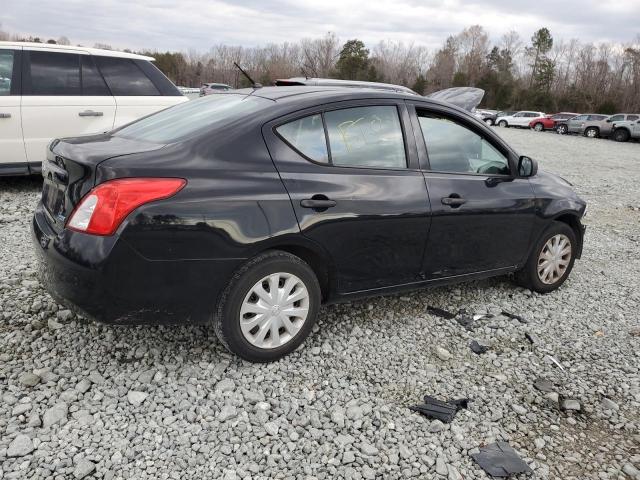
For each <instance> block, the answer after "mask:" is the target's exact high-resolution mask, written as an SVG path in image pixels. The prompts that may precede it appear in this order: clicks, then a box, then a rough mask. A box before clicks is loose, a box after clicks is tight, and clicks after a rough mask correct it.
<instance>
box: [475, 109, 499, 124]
mask: <svg viewBox="0 0 640 480" xmlns="http://www.w3.org/2000/svg"><path fill="white" fill-rule="evenodd" d="M475 116H476V118H477V119H478V120H481V121H483V122H484V123H486V124H487V125H489V126H493V125H495V123H496V118H497V116H498V111H497V110H476V112H475Z"/></svg>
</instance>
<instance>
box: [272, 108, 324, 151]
mask: <svg viewBox="0 0 640 480" xmlns="http://www.w3.org/2000/svg"><path fill="white" fill-rule="evenodd" d="M276 131H277V132H278V134H279V135H280V136H281V137H282V138H284V139H285V141H287V142H288V143H289V144H290V145H291V146H292V147H293V148H295V149H296V150H298V151H299V152H300V153H302V154H303V155H304V156H306V157H308V158H310V159H311V160H314V161H316V162H321V163H327V162H328V161H329V153H328V151H327V139H326V137H325V134H324V125H323V124H322V115H320V114H316V115H310V116H308V117H304V118H300V119H298V120H294V121H293V122H289V123H285V124H284V125H280V126H279V127H277V128H276Z"/></svg>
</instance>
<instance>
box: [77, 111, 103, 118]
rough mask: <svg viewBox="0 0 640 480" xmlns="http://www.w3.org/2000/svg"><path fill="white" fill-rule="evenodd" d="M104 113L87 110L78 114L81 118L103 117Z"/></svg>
mask: <svg viewBox="0 0 640 480" xmlns="http://www.w3.org/2000/svg"><path fill="white" fill-rule="evenodd" d="M102 115H103V113H102V112H94V111H93V110H85V111H84V112H78V116H79V117H101V116H102Z"/></svg>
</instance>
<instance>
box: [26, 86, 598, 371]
mask: <svg viewBox="0 0 640 480" xmlns="http://www.w3.org/2000/svg"><path fill="white" fill-rule="evenodd" d="M43 168H44V177H45V183H44V188H43V193H42V201H41V202H40V203H39V205H38V206H37V208H36V211H35V215H34V217H33V223H32V228H33V238H34V246H35V249H36V250H37V252H38V256H39V259H40V265H41V268H40V271H41V276H42V279H43V282H44V284H45V285H46V287H47V288H48V290H49V291H50V292H51V294H52V295H53V296H54V298H56V299H58V300H59V301H60V302H61V303H63V304H67V305H69V306H71V307H72V308H75V309H76V311H79V312H80V313H81V314H83V315H85V316H88V317H90V318H94V319H97V320H99V321H103V322H108V323H118V324H138V323H165V324H167V323H169V324H171V323H172V324H184V323H200V324H211V325H213V327H214V329H215V331H216V333H217V335H218V336H219V338H220V340H221V342H222V343H223V344H224V345H225V346H226V347H227V348H228V349H229V350H230V351H231V352H233V353H235V354H237V355H239V356H241V357H242V358H245V359H248V360H251V361H258V362H265V361H271V360H275V359H278V358H280V357H282V356H283V355H285V354H287V353H289V352H291V351H293V350H294V349H295V348H296V347H298V346H299V345H300V343H301V342H302V341H303V340H304V338H305V337H306V336H307V335H308V334H309V332H310V331H311V329H312V327H313V324H314V322H315V321H316V317H317V315H318V308H319V307H320V305H321V304H323V303H332V302H339V301H347V300H351V299H356V298H361V297H367V296H371V295H378V294H384V293H389V292H397V291H403V290H408V289H416V288H421V287H426V286H432V285H442V284H450V283H454V282H460V281H464V280H472V279H479V278H485V277H491V276H496V275H505V274H513V277H514V278H515V280H516V281H517V282H518V283H519V284H520V285H524V286H526V287H527V288H530V289H532V290H534V291H536V292H540V293H547V292H551V291H553V290H555V289H556V288H558V287H559V286H560V285H562V283H563V282H564V281H565V280H566V279H567V276H568V275H569V274H570V272H571V269H572V267H573V264H574V261H575V259H576V258H580V254H581V251H582V243H583V234H584V227H583V226H582V224H581V218H582V216H583V215H584V213H585V208H586V205H585V202H584V201H582V200H581V199H580V198H579V197H578V196H577V195H576V194H575V193H574V191H573V189H572V188H571V186H570V184H569V183H568V182H566V181H565V180H563V179H562V178H560V177H557V176H555V175H552V174H550V173H546V172H544V171H542V170H538V168H537V164H536V161H535V160H533V159H531V158H529V157H526V156H519V155H518V154H517V153H516V152H515V151H514V150H513V149H512V148H511V147H510V146H509V145H508V144H506V143H505V142H504V141H503V140H502V139H501V138H500V137H499V136H498V135H496V134H495V133H494V132H493V131H492V130H491V129H490V128H488V127H487V126H486V125H485V124H484V123H483V122H481V121H479V120H477V119H476V118H474V117H473V116H472V115H471V114H470V113H468V112H467V111H464V110H462V109H460V108H458V107H455V106H453V105H451V104H448V103H444V102H440V101H437V100H433V99H428V98H424V97H419V96H416V95H411V94H404V93H397V92H392V91H376V90H372V89H357V88H341V87H308V86H295V87H267V88H259V89H257V88H256V89H248V90H236V91H234V92H233V93H224V94H219V95H211V96H207V97H203V98H201V99H199V100H193V101H191V102H188V103H185V104H182V105H179V106H176V107H172V108H170V109H167V110H164V111H162V112H159V113H156V114H153V115H150V116H148V117H146V118H144V119H141V120H138V121H136V122H133V123H131V124H129V125H126V126H124V127H121V128H119V129H116V130H113V131H111V132H108V133H105V134H100V135H92V136H83V137H77V138H66V139H61V140H56V141H53V142H52V143H51V144H50V145H49V147H48V160H47V162H45V165H44V167H43Z"/></svg>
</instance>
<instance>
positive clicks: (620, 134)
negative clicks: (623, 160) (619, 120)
mask: <svg viewBox="0 0 640 480" xmlns="http://www.w3.org/2000/svg"><path fill="white" fill-rule="evenodd" d="M629 137H630V135H629V132H627V131H626V130H625V129H624V128H619V129H618V130H616V131H615V132H613V139H614V140H615V141H616V142H627V141H628V140H629Z"/></svg>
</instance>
